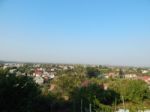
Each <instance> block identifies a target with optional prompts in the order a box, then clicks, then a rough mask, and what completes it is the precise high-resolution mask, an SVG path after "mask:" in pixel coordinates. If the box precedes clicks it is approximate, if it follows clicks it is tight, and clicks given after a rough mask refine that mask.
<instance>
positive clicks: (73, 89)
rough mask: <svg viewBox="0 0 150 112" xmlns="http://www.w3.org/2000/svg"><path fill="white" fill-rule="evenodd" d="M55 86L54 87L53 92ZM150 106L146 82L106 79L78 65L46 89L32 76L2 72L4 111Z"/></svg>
mask: <svg viewBox="0 0 150 112" xmlns="http://www.w3.org/2000/svg"><path fill="white" fill-rule="evenodd" d="M104 69H105V68H103V71H105V70H104ZM21 70H24V68H21ZM86 74H87V75H86ZM52 85H53V86H54V88H53V89H52V90H49V88H50V86H52ZM123 102H124V105H123ZM129 104H130V106H128V105H129ZM148 105H150V90H149V88H148V85H147V84H146V83H145V82H143V81H141V80H125V79H120V78H118V79H109V80H106V79H103V78H102V73H101V71H100V70H99V69H97V68H87V69H85V68H84V67H82V66H77V67H75V69H74V70H66V71H60V72H59V74H58V76H57V78H56V79H54V80H52V81H50V82H49V83H47V84H45V85H42V86H39V85H37V84H36V83H35V82H34V81H33V79H32V78H31V77H28V76H16V74H10V73H9V72H8V70H7V69H5V70H3V69H0V112H89V111H90V110H91V111H92V112H100V111H104V112H113V111H114V110H116V109H117V108H128V109H130V110H132V111H136V110H137V109H144V108H145V107H146V108H150V107H148ZM132 107H133V108H132Z"/></svg>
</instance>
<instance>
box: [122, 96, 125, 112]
mask: <svg viewBox="0 0 150 112" xmlns="http://www.w3.org/2000/svg"><path fill="white" fill-rule="evenodd" d="M122 103H123V108H124V111H125V104H124V97H123V96H122Z"/></svg>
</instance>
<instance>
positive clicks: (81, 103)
mask: <svg viewBox="0 0 150 112" xmlns="http://www.w3.org/2000/svg"><path fill="white" fill-rule="evenodd" d="M82 106H83V100H82V99H81V112H83V111H82V108H83V107H82Z"/></svg>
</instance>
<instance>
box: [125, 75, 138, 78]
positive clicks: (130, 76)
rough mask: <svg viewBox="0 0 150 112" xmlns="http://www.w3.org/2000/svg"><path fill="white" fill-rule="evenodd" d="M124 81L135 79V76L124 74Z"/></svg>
mask: <svg viewBox="0 0 150 112" xmlns="http://www.w3.org/2000/svg"><path fill="white" fill-rule="evenodd" d="M125 78H126V79H136V78H137V75H136V74H125Z"/></svg>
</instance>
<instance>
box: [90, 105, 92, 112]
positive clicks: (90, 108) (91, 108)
mask: <svg viewBox="0 0 150 112" xmlns="http://www.w3.org/2000/svg"><path fill="white" fill-rule="evenodd" d="M89 112H92V105H91V103H90V104H89Z"/></svg>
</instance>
